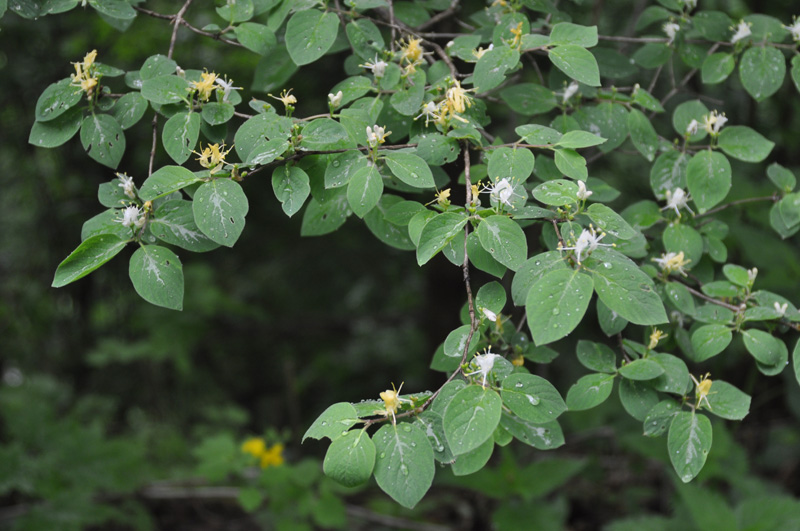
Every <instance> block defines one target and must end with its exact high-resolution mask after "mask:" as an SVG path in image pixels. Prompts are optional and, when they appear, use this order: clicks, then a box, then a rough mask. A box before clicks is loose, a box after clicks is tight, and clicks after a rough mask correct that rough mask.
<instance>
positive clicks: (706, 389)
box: [689, 372, 716, 409]
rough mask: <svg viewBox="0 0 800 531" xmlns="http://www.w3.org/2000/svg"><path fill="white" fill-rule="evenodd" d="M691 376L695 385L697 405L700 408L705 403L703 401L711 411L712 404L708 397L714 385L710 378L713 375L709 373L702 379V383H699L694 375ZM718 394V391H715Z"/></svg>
mask: <svg viewBox="0 0 800 531" xmlns="http://www.w3.org/2000/svg"><path fill="white" fill-rule="evenodd" d="M689 376H691V377H692V381H693V382H694V385H695V388H696V389H695V396H696V398H697V405H698V406H700V405H701V404H702V403H703V400H705V401H706V406H708V409H711V404H710V403H709V402H708V395H709V394H711V392H710V391H711V384H712V383H713V382H712V381H711V380H710V379H709V378H708V377H709V376H711V373H709V372H707V373H706V374H705V376H701V377H700V381H699V382H698V381H697V378H695V377H694V375H693V374H690V375H689ZM715 392H716V391H715Z"/></svg>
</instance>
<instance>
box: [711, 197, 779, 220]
mask: <svg viewBox="0 0 800 531" xmlns="http://www.w3.org/2000/svg"><path fill="white" fill-rule="evenodd" d="M778 199H780V197H779V196H778V193H777V192H775V193H774V194H772V195H765V196H763V197H747V198H745V199H737V200H736V201H731V202H730V203H725V204H724V205H720V206H718V207H716V208H712V209H711V210H708V211H706V212H703V213H702V214H697V215H696V216H695V219H697V218H702V217H704V216H710V215H711V214H716V213H717V212H721V211H723V210H725V209H726V208H728V207H731V206H734V205H742V204H744V203H755V202H758V201H772V202H773V203H776V202H777V201H778Z"/></svg>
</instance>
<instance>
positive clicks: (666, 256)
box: [653, 251, 691, 276]
mask: <svg viewBox="0 0 800 531" xmlns="http://www.w3.org/2000/svg"><path fill="white" fill-rule="evenodd" d="M653 262H655V263H657V264H658V265H659V267H661V270H662V271H664V272H665V273H666V274H667V275H669V274H671V273H674V272H677V273H680V274H681V275H683V276H686V271H684V270H683V268H684V267H686V266H687V265H688V264H689V262H691V260H686V259H685V258H684V256H683V251H681V252H679V253H675V252H672V251H670V252H668V253H662V254H661V258H653Z"/></svg>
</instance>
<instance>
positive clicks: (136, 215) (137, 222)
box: [114, 205, 145, 229]
mask: <svg viewBox="0 0 800 531" xmlns="http://www.w3.org/2000/svg"><path fill="white" fill-rule="evenodd" d="M144 219H145V218H144V215H143V214H142V211H141V209H140V208H139V207H137V206H136V205H131V206H129V207H125V209H124V210H123V211H122V219H116V220H114V221H116V222H117V223H122V226H123V227H136V228H137V229H140V228H141V227H142V225H144Z"/></svg>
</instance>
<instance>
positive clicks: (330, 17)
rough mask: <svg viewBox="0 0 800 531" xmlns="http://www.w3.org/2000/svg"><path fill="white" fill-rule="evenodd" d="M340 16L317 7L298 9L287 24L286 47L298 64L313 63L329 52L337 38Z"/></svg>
mask: <svg viewBox="0 0 800 531" xmlns="http://www.w3.org/2000/svg"><path fill="white" fill-rule="evenodd" d="M338 30H339V17H337V16H336V14H335V13H332V12H327V13H323V12H322V11H319V10H317V9H309V10H306V11H298V12H296V13H295V14H294V15H292V18H290V19H289V22H288V24H286V49H287V50H288V51H289V56H290V57H291V58H292V61H294V63H295V64H296V65H297V66H302V65H307V64H309V63H313V62H314V61H316V60H317V59H319V58H320V57H322V56H323V55H325V52H327V51H328V50H329V49H330V47H331V46H333V42H334V41H335V40H336V33H337V32H338Z"/></svg>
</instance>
